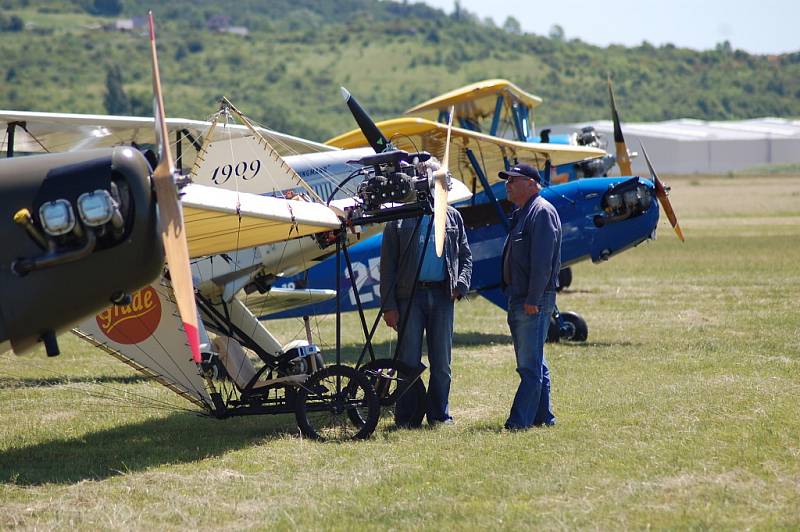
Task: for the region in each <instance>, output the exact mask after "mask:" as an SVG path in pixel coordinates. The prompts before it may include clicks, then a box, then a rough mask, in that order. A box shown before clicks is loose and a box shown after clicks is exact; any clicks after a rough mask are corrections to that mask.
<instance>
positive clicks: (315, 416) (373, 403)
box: [295, 365, 380, 441]
mask: <svg viewBox="0 0 800 532" xmlns="http://www.w3.org/2000/svg"><path fill="white" fill-rule="evenodd" d="M379 416H380V404H379V403H378V397H377V396H376V395H375V391H374V390H373V388H372V385H370V383H369V381H368V380H367V378H366V377H365V376H364V375H363V374H362V373H360V372H358V371H356V370H355V369H353V368H351V367H349V366H340V365H333V366H328V367H326V368H324V369H321V370H319V371H317V372H316V373H314V374H313V375H311V377H310V378H309V379H308V380H307V381H306V382H305V384H302V385H301V386H300V389H299V390H298V392H297V396H296V398H295V418H296V419H297V426H298V427H300V432H302V433H303V436H305V437H307V438H311V439H314V440H321V441H341V440H363V439H366V438H369V436H370V435H371V434H372V431H374V430H375V426H376V425H377V424H378V417H379Z"/></svg>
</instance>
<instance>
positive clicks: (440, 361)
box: [395, 283, 453, 425]
mask: <svg viewBox="0 0 800 532" xmlns="http://www.w3.org/2000/svg"><path fill="white" fill-rule="evenodd" d="M397 304H398V306H399V309H398V310H399V311H400V324H399V325H402V323H403V316H404V315H405V313H406V311H407V310H408V309H410V310H409V315H408V321H407V322H406V327H405V330H404V331H403V338H402V341H399V340H398V341H399V346H398V347H399V348H400V352H399V354H398V359H399V360H400V361H401V362H405V363H406V364H408V365H409V366H410V367H411V368H419V369H420V370H422V369H424V368H425V366H424V365H423V364H422V333H423V331H424V332H425V337H426V340H427V344H428V364H429V365H430V368H431V376H430V380H429V381H428V392H427V397H426V401H425V412H426V414H427V417H428V423H436V422H439V421H447V420H449V419H452V418H451V417H450V409H449V405H448V398H449V396H450V379H451V372H450V348H451V347H452V343H453V300H452V298H451V297H450V291H449V289H448V286H447V283H442V285H441V286H434V287H423V286H417V289H416V291H415V293H414V298H413V299H399V300H398V301H397ZM399 325H398V327H399ZM411 395H412V394H405V395H403V396H402V397H400V398H399V399H398V401H397V404H396V405H395V421H396V422H397V424H399V425H404V424H407V423H408V421H409V420H410V419H411V416H412V414H413V412H414V411H415V409H416V408H418V405H416V404H415V402H414V398H413V397H411Z"/></svg>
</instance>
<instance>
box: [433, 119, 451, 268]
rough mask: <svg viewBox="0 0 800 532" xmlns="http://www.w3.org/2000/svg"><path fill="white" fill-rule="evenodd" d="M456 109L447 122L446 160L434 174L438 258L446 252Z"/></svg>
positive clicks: (434, 217) (435, 236) (434, 228)
mask: <svg viewBox="0 0 800 532" xmlns="http://www.w3.org/2000/svg"><path fill="white" fill-rule="evenodd" d="M454 114H455V107H454V106H451V107H450V114H449V118H448V120H447V142H446V144H445V147H444V160H443V161H442V166H441V167H439V169H438V170H436V172H434V173H433V183H434V194H433V231H434V233H433V241H434V243H435V245H436V256H437V257H441V256H442V253H443V252H444V233H445V227H446V225H447V173H448V171H449V168H448V167H449V166H450V133H451V132H452V130H453V115H454Z"/></svg>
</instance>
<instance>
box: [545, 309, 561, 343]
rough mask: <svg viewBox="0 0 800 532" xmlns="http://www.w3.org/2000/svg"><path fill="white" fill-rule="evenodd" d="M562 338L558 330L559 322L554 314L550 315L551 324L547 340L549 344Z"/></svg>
mask: <svg viewBox="0 0 800 532" xmlns="http://www.w3.org/2000/svg"><path fill="white" fill-rule="evenodd" d="M560 339H561V334H559V330H558V322H557V321H556V319H555V318H554V317H553V316H550V325H549V326H548V328H547V340H545V342H547V343H548V344H557V343H558V341H559V340H560Z"/></svg>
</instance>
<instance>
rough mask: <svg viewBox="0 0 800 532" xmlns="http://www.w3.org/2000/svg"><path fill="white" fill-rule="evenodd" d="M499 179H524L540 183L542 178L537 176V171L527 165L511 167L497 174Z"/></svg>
mask: <svg viewBox="0 0 800 532" xmlns="http://www.w3.org/2000/svg"><path fill="white" fill-rule="evenodd" d="M497 175H498V177H500V179H508V178H509V177H512V176H514V177H525V178H528V179H533V180H534V181H536V182H537V183H539V184H541V183H542V176H540V175H539V170H537V169H536V168H534V167H533V166H531V165H529V164H518V165H516V166H513V167H511V169H509V170H502V171H500V172H498V173H497Z"/></svg>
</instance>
